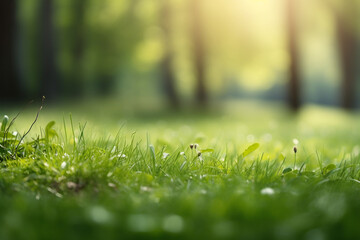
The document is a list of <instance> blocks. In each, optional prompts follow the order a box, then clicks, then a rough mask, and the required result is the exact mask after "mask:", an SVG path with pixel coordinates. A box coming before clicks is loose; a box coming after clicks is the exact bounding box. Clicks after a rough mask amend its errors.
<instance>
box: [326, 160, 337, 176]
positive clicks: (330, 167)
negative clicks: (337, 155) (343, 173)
mask: <svg viewBox="0 0 360 240" xmlns="http://www.w3.org/2000/svg"><path fill="white" fill-rule="evenodd" d="M335 168H336V165H335V164H332V163H331V164H329V165H327V166H326V167H325V168H324V170H323V173H324V174H328V173H329V172H331V171H332V170H334V169H335Z"/></svg>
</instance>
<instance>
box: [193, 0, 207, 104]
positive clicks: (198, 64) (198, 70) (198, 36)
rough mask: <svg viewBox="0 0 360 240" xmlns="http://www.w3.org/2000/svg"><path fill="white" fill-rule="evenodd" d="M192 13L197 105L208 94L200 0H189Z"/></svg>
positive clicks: (202, 101) (204, 99) (204, 101)
mask: <svg viewBox="0 0 360 240" xmlns="http://www.w3.org/2000/svg"><path fill="white" fill-rule="evenodd" d="M190 2H191V3H192V5H191V13H192V42H193V51H194V62H195V64H194V65H195V66H194V67H195V78H196V93H195V94H196V101H197V103H198V104H199V105H202V106H204V105H206V104H207V102H208V96H207V92H206V84H205V49H204V41H203V32H202V31H203V26H202V17H201V10H200V6H201V1H200V0H196V1H195V0H191V1H190Z"/></svg>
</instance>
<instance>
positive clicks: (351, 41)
mask: <svg viewBox="0 0 360 240" xmlns="http://www.w3.org/2000/svg"><path fill="white" fill-rule="evenodd" d="M355 9H356V3H354V2H353V1H349V2H346V4H344V10H345V11H342V12H339V11H338V12H337V13H336V14H335V15H336V34H337V39H338V46H339V56H340V64H341V71H342V86H341V105H342V107H343V108H345V109H352V108H354V107H355V104H356V95H355V94H356V77H357V76H356V75H357V57H356V55H357V48H358V41H359V39H357V36H356V30H355V28H352V24H353V22H352V21H357V20H356V18H357V17H358V16H356V14H355V13H354V12H353V10H355ZM352 13H354V14H352ZM351 16H353V17H354V19H351Z"/></svg>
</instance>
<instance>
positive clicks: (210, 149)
mask: <svg viewBox="0 0 360 240" xmlns="http://www.w3.org/2000/svg"><path fill="white" fill-rule="evenodd" d="M200 152H201V153H207V152H214V149H212V148H207V149H203V150H200Z"/></svg>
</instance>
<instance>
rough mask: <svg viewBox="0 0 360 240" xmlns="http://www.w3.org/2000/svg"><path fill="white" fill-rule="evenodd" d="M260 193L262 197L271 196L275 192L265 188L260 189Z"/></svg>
mask: <svg viewBox="0 0 360 240" xmlns="http://www.w3.org/2000/svg"><path fill="white" fill-rule="evenodd" d="M260 193H261V194H262V195H273V194H274V193H275V191H274V189H272V188H269V187H267V188H263V189H261V191H260Z"/></svg>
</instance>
